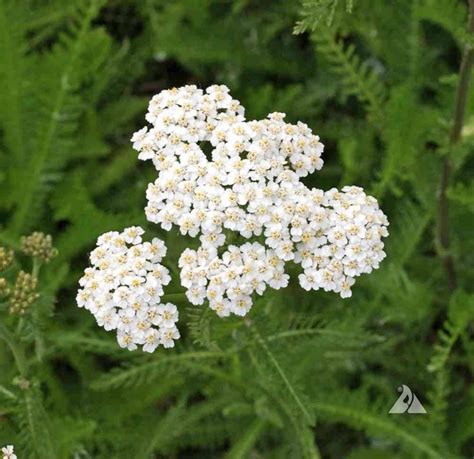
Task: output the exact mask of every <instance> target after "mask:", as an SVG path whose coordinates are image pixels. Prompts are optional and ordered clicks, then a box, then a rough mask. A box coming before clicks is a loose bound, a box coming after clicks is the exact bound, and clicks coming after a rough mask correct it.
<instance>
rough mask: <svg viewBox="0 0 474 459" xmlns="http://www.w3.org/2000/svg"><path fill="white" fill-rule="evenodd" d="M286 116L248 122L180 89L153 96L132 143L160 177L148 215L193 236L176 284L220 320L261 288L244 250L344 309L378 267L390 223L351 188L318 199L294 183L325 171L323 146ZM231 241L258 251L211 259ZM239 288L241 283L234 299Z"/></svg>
mask: <svg viewBox="0 0 474 459" xmlns="http://www.w3.org/2000/svg"><path fill="white" fill-rule="evenodd" d="M284 117H285V115H284V114H282V113H272V114H270V115H268V118H267V119H264V120H259V121H246V120H245V117H244V108H243V107H242V106H241V105H240V103H239V102H238V101H237V100H234V99H233V98H232V97H231V96H230V94H229V90H228V88H227V87H225V86H211V87H209V88H207V89H206V90H205V91H203V90H201V89H198V88H197V87H196V86H185V87H182V88H179V89H172V90H168V91H162V92H161V93H159V94H157V95H156V96H154V97H153V99H152V100H151V102H150V105H149V109H148V113H147V116H146V119H147V121H148V122H149V123H150V124H151V126H150V127H149V128H148V127H145V128H143V129H141V130H140V131H138V132H136V133H135V134H134V135H133V137H132V142H133V146H134V148H135V149H136V150H138V151H139V155H138V157H139V158H140V159H142V160H152V162H153V164H154V166H155V168H156V169H157V171H158V177H157V179H156V180H155V181H154V182H153V183H150V184H149V186H148V189H147V199H148V204H147V206H146V208H145V212H146V216H147V218H148V220H149V221H151V222H154V223H159V224H160V225H161V226H162V228H164V229H165V230H170V229H171V227H172V225H176V226H178V227H179V229H180V231H181V233H182V234H189V235H190V236H192V237H196V236H199V238H200V241H201V244H202V245H201V249H199V250H198V251H197V252H195V253H194V252H191V251H185V252H184V253H183V256H182V257H181V261H180V263H181V266H182V273H181V279H182V284H183V286H185V287H186V288H187V289H188V292H187V295H188V298H189V299H190V301H191V302H193V303H195V304H201V303H202V302H203V301H204V298H206V297H207V298H208V299H209V301H210V305H211V307H212V308H213V309H215V310H216V311H217V312H218V313H219V314H220V315H227V314H228V313H229V311H230V312H234V313H237V314H239V313H240V314H242V313H245V312H247V311H248V309H249V308H250V306H251V300H250V295H251V293H253V292H257V293H259V294H261V293H262V292H263V287H262V286H260V287H259V288H254V287H253V286H252V284H255V283H256V284H258V283H259V278H258V277H256V278H251V277H249V275H248V273H246V272H244V271H243V268H242V265H244V264H245V262H244V261H243V259H242V256H244V252H246V253H245V257H247V256H248V253H247V252H248V250H250V252H252V253H253V251H254V250H256V251H257V253H258V254H259V255H258V257H261V258H260V261H265V260H267V257H270V258H272V259H274V258H276V259H278V260H279V261H278V264H277V265H276V266H278V269H277V272H278V273H281V276H282V277H281V279H286V277H285V276H284V275H283V268H284V264H285V262H287V261H290V260H291V261H294V262H295V263H298V264H300V265H301V267H302V269H303V273H302V274H301V275H300V276H299V282H300V284H301V286H302V287H303V288H305V289H307V290H310V289H314V290H317V289H324V290H326V291H334V292H337V293H339V294H340V295H341V296H342V297H343V298H344V297H348V296H350V295H351V286H352V285H353V283H354V279H355V277H357V276H359V275H360V274H363V273H369V272H370V271H371V270H372V269H376V268H377V267H378V266H379V263H380V261H381V260H382V259H383V258H384V257H385V253H384V251H383V243H382V241H381V239H382V237H385V236H387V234H388V232H387V226H388V221H387V218H386V217H385V215H384V214H383V212H382V211H381V210H380V209H379V207H378V204H377V201H376V200H375V199H374V198H372V197H370V196H367V195H366V194H365V193H364V191H363V190H362V188H359V187H354V186H352V187H344V188H343V189H342V191H338V190H336V189H331V190H329V191H327V192H324V191H322V190H319V189H314V188H313V189H310V188H308V187H307V186H305V185H304V184H303V183H302V182H301V181H300V178H301V177H304V176H306V175H308V174H311V173H313V172H314V171H315V170H318V169H320V168H321V167H322V165H323V161H322V159H321V153H322V151H323V145H322V143H320V141H319V137H318V136H316V135H314V134H313V133H312V131H311V129H310V128H309V127H308V126H307V125H306V124H304V123H301V122H298V123H297V124H296V125H293V124H289V123H286V122H285V121H284ZM209 149H210V150H211V151H210V153H209V152H207V151H208V150H209ZM206 152H207V153H206ZM229 231H232V232H236V233H239V234H240V235H241V236H243V237H244V238H247V239H250V238H252V239H253V240H257V241H259V244H260V245H259V248H258V250H257V248H256V247H255V246H252V247H253V248H252V249H247V248H248V246H247V245H244V246H242V248H240V249H239V248H237V247H233V246H231V247H229V248H228V252H226V253H225V254H223V255H222V257H219V256H218V250H219V248H220V247H222V246H223V245H224V244H225V243H226V238H227V234H226V233H228V232H229ZM261 243H264V244H265V245H261ZM244 247H245V249H244ZM229 253H232V254H235V258H232V257H230V256H229V255H228V254H229ZM224 256H226V259H225V258H224ZM223 272H230V273H231V275H232V276H234V275H235V276H236V278H235V279H237V280H232V279H228V276H227V275H225V274H223ZM267 275H269V274H268V273H267ZM278 275H280V274H277V276H278ZM262 282H263V283H262V284H261V285H265V286H266V285H269V286H270V287H273V286H274V285H275V286H277V287H281V286H283V285H284V282H273V284H274V285H272V282H269V278H268V279H264V280H263V281H262ZM219 283H220V287H217V285H219ZM235 283H237V284H238V283H240V284H241V285H240V286H239V287H238V289H239V291H238V292H237V293H236V292H235V291H234V290H235V286H234V284H235ZM274 288H275V287H274Z"/></svg>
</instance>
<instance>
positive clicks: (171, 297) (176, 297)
mask: <svg viewBox="0 0 474 459" xmlns="http://www.w3.org/2000/svg"><path fill="white" fill-rule="evenodd" d="M187 300H188V298H187V296H186V294H185V293H184V292H179V293H165V294H164V295H163V296H162V297H161V301H162V302H163V301H171V302H173V301H187Z"/></svg>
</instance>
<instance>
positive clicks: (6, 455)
mask: <svg viewBox="0 0 474 459" xmlns="http://www.w3.org/2000/svg"><path fill="white" fill-rule="evenodd" d="M2 454H3V459H17V457H16V454H15V453H14V451H13V445H7V446H5V447H3V448H2Z"/></svg>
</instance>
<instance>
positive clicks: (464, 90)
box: [437, 0, 474, 291]
mask: <svg viewBox="0 0 474 459" xmlns="http://www.w3.org/2000/svg"><path fill="white" fill-rule="evenodd" d="M469 33H470V34H474V0H469ZM473 62H474V49H473V48H472V44H471V43H470V42H468V43H466V45H465V46H464V52H463V56H462V61H461V69H460V72H459V73H460V74H459V83H458V87H457V91H456V100H455V105H454V120H453V125H452V128H451V133H450V137H449V144H450V146H451V147H454V146H455V145H456V144H457V143H458V142H459V140H460V139H461V131H462V127H463V125H464V116H465V112H466V103H467V96H468V93H469V84H470V81H471V70H472V64H473ZM451 174H452V163H451V160H450V158H449V156H447V157H446V158H445V160H444V162H443V166H442V171H441V180H440V187H439V190H440V191H439V200H438V234H437V237H438V246H439V249H440V256H441V259H442V261H443V265H444V268H445V270H446V273H447V276H448V286H449V289H450V291H454V290H455V289H456V285H457V280H456V271H455V266H454V259H453V255H452V253H451V247H450V246H451V243H450V235H449V203H448V197H447V189H448V186H449V183H450V180H451Z"/></svg>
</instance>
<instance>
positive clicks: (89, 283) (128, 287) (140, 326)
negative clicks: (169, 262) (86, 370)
mask: <svg viewBox="0 0 474 459" xmlns="http://www.w3.org/2000/svg"><path fill="white" fill-rule="evenodd" d="M143 233H144V231H143V229H142V228H140V227H137V226H132V227H130V228H126V229H125V230H123V231H122V232H121V233H119V232H117V231H111V232H108V233H105V234H103V235H101V236H100V237H99V238H98V240H97V247H96V249H94V250H93V251H92V252H91V254H90V261H91V264H92V267H90V268H87V269H86V270H85V273H84V276H83V277H82V278H81V279H80V281H79V284H80V286H81V287H82V288H80V289H79V291H78V294H77V304H78V306H79V307H84V308H86V309H88V310H89V311H90V312H91V313H92V314H93V315H94V316H95V318H96V320H97V323H98V324H99V326H101V327H103V328H105V330H108V331H109V330H117V341H118V343H119V345H120V346H121V347H124V348H127V349H129V350H134V349H136V348H137V346H143V350H144V351H145V352H153V351H154V350H155V349H156V348H157V347H158V346H160V345H162V346H164V347H173V346H174V340H175V339H178V338H179V336H180V335H179V331H178V329H177V328H176V325H175V324H176V322H177V321H178V310H177V308H176V306H175V305H174V304H171V303H165V304H163V303H161V297H162V296H163V286H165V285H168V283H169V282H170V280H171V278H170V275H169V272H168V269H167V268H165V267H164V266H163V265H161V264H160V261H161V260H162V259H163V257H164V256H165V255H166V247H165V245H164V243H163V241H161V240H160V239H157V238H155V239H153V240H152V241H150V242H142V235H143Z"/></svg>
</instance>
